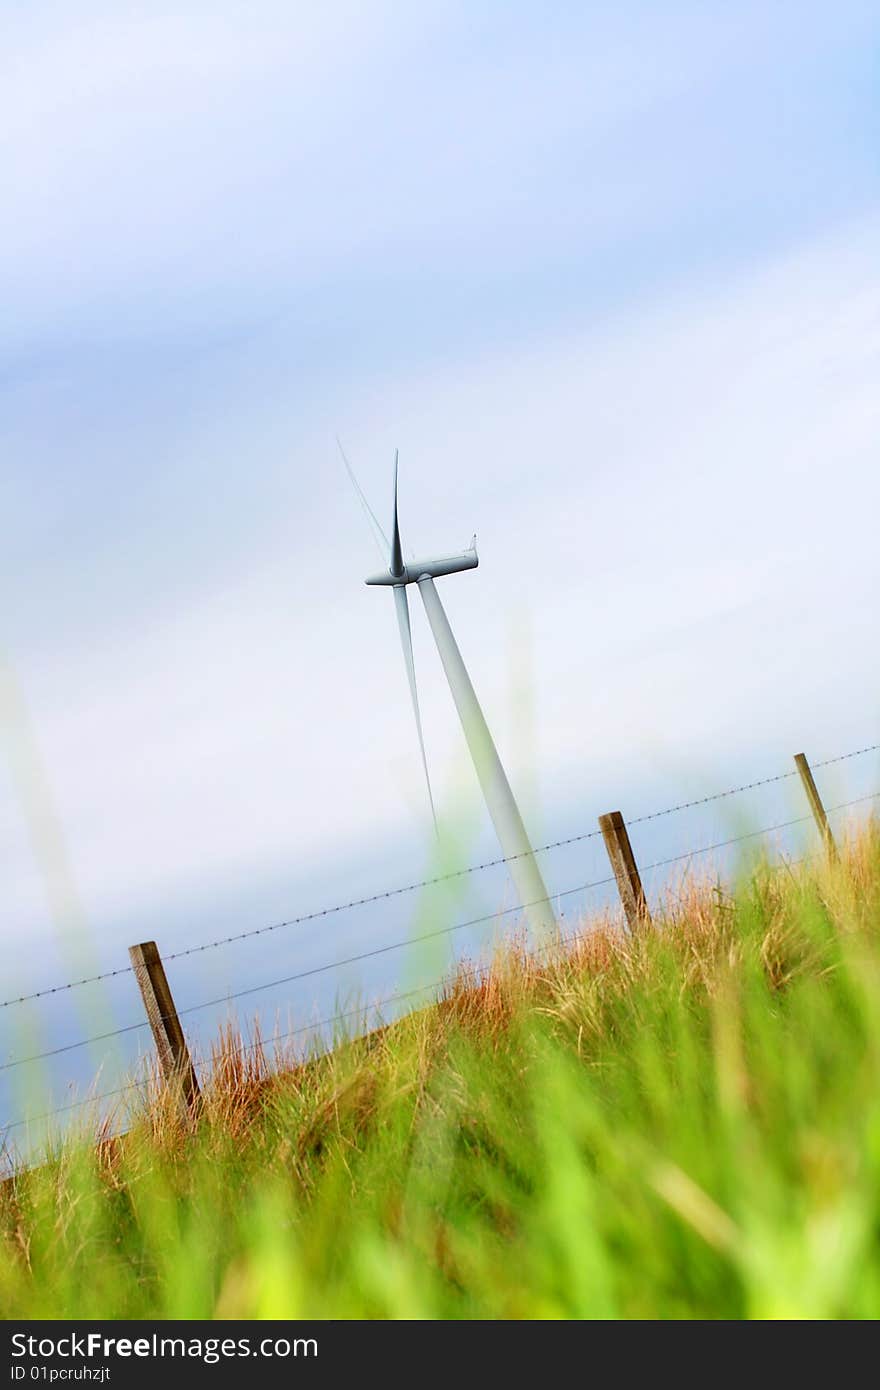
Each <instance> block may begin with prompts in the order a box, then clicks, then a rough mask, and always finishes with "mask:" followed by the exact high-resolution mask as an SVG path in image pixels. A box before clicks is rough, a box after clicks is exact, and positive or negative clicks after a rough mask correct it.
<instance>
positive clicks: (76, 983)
mask: <svg viewBox="0 0 880 1390" xmlns="http://www.w3.org/2000/svg"><path fill="white" fill-rule="evenodd" d="M878 751H880V744H871V745H867V746H865V747H862V748H857V749H852V750H850V751H849V752H846V753H840V754H837V755H835V756H834V757H830V758H826V759H824V760H822V761H821V762H816V763H814V764H813V768H814V769H816V770H818V769H821V768H827V767H830V766H832V765H834V764H839V763H843V762H847V761H850V760H852V759H855V758H860V757H864V756H867V755H868V754H871V753H876V752H878ZM799 758H800V759H801V760H802V762H803V765H804V766H806V760H805V759H803V755H799ZM807 771H808V772H809V768H807ZM799 773H800V775H801V777H802V779H803V777H804V774H803V772H802V771H801V768H800V766H796V767H795V768H793V769H792V770H790V771H785V772H780V773H776V774H773V775H772V776H768V777H763V778H760V779H757V780H754V781H751V782H744V783H742V784H740V785H738V786H735V787H729V788H727V789H725V790H724V791H720V792H715V793H712V794H710V795H706V796H703V797H698V798H695V799H693V800H690V801H682V802H678V803H676V804H675V805H672V806H667V807H663V808H662V809H660V810H655V811H650V812H646V813H644V814H642V815H639V816H635V817H632V818H631V819H630V820H629V821H628V825H629V826H637V825H645V824H647V823H649V822H654V821H657V820H660V819H661V818H663V817H666V816H671V815H674V814H676V813H680V812H683V811H688V810H693V809H695V808H701V807H705V806H708V805H710V804H712V803H716V802H720V801H724V800H726V799H728V798H731V797H734V796H738V795H741V794H743V793H746V792H750V791H755V790H757V789H759V788H764V787H767V786H770V785H773V784H778V783H784V782H786V781H788V780H789V779H791V778H793V777H797V776H798V775H799ZM813 793H814V794H815V785H813ZM878 797H880V790H877V791H873V792H869V793H867V794H866V795H864V796H859V797H854V798H851V799H850V800H848V801H844V802H841V803H839V804H838V805H836V806H831V807H828V808H827V810H826V809H825V808H824V807H822V805H821V801H819V809H820V810H821V817H822V818H824V824H823V820H822V818H820V816H819V814H818V812H817V810H816V806H815V804H814V803H813V798H812V796H811V811H810V813H808V814H805V815H802V816H797V817H794V818H792V819H789V820H785V821H779V822H776V823H775V824H773V825H769V826H763V827H761V828H760V829H758V830H751V831H746V832H744V833H743V834H740V835H735V836H731V837H729V838H727V839H724V840H718V841H715V842H714V843H712V844H706V845H702V846H699V847H697V848H692V849H689V850H686V851H684V852H683V853H680V854H676V855H671V856H668V857H665V858H662V859H659V860H656V861H655V862H653V863H650V864H647V865H644V866H643V868H642V872H644V873H651V872H657V871H659V870H663V869H668V868H671V867H673V866H675V865H680V864H682V863H685V862H687V861H691V860H694V859H697V858H699V857H700V856H705V855H708V854H711V853H717V852H719V851H722V850H726V849H730V848H732V847H734V846H739V845H742V844H744V843H746V842H748V841H756V840H762V841H763V840H764V839H765V837H767V836H769V835H771V834H774V833H777V832H780V831H783V830H787V829H790V828H792V827H794V826H797V825H802V824H805V823H808V822H809V821H810V820H814V819H815V820H816V822H817V824H818V825H819V828H820V830H821V831H823V834H824V835H825V836H826V838H827V836H828V834H829V833H830V832H829V831H828V826H827V816H830V815H834V814H836V813H839V812H842V811H845V810H850V809H852V808H853V807H855V806H857V805H865V804H867V803H868V802H873V801H875V800H876V799H877V798H878ZM615 814H618V813H615ZM607 819H608V817H600V823H601V821H603V820H607ZM603 833H604V832H603V829H602V828H601V825H600V828H599V829H595V830H584V831H581V832H578V833H576V834H573V835H569V836H565V837H563V838H559V839H556V840H552V841H548V842H547V843H545V844H542V845H539V846H537V847H536V848H535V850H534V853H536V854H545V853H548V852H550V851H552V850H557V849H561V848H564V847H567V846H571V845H575V844H580V843H582V842H585V841H589V840H593V839H597V838H601V837H602V836H603ZM624 833H625V831H624ZM627 843H628V842H627ZM832 844H833V839H832ZM606 848H608V849H609V858H610V859H611V862H612V867H613V868H614V869H615V872H614V873H612V874H610V875H609V876H607V877H603V878H599V879H593V880H590V881H587V882H583V883H578V884H576V885H573V886H571V887H568V888H565V889H562V890H559V891H557V892H553V893H548V895H547V897H546V898H542V899H540V900H536V901H534V902H528V903H516V904H513V905H512V906H508V907H504V908H501V909H498V910H496V911H494V912H490V913H484V914H480V915H478V916H474V917H470V918H468V919H467V920H465V921H461V922H455V923H453V924H451V925H445V926H442V927H437V928H434V929H432V930H430V931H427V932H422V933H419V934H417V935H407V936H406V937H403V938H401V939H398V940H394V941H390V942H384V943H382V944H379V945H376V946H373V947H370V948H369V949H365V950H363V951H358V952H354V953H350V954H348V955H345V956H342V957H339V958H337V959H333V960H328V961H323V962H321V963H319V964H317V965H312V966H309V967H307V968H304V969H302V970H298V971H294V972H292V973H289V974H286V975H282V976H278V977H277V978H273V979H270V980H265V981H262V982H260V983H258V984H253V985H248V986H246V987H244V988H241V989H237V990H232V991H227V992H225V993H224V994H222V995H216V996H213V997H211V998H208V999H203V1000H201V1001H200V1002H198V1003H195V1004H190V1005H188V1006H187V1007H185V1008H183V1009H176V1008H175V1006H174V1003H173V1000H172V999H171V996H170V992H169V993H168V1001H169V1002H168V1003H167V1004H165V1005H163V1006H157V1008H155V1009H152V1010H151V1009H150V1000H149V999H148V997H147V994H146V992H144V991H145V982H144V979H143V978H142V972H140V971H137V970H136V969H135V967H134V966H133V965H132V964H128V965H121V966H118V967H115V968H113V969H110V970H106V971H102V972H100V973H97V974H94V975H88V976H84V977H83V978H80V979H75V980H70V981H66V982H64V983H62V984H56V985H51V986H47V987H45V988H42V989H39V990H35V991H32V992H30V993H23V994H19V995H14V996H11V997H10V998H8V999H5V1000H2V1001H0V1011H2V1010H6V1009H11V1008H13V1007H14V1006H16V1005H22V1004H26V1003H31V1002H34V1001H37V1000H45V999H49V998H51V997H53V996H55V997H57V996H59V995H61V994H64V993H67V992H69V991H73V990H76V989H79V988H80V987H84V986H88V985H94V984H98V983H101V982H103V981H109V980H113V979H118V978H119V977H122V976H126V975H129V974H132V973H135V974H136V977H137V979H138V983H139V984H140V985H141V989H142V992H144V1002H145V1004H146V1005H147V1008H148V1017H146V1018H143V1019H140V1020H138V1021H133V1022H131V1023H128V1024H124V1025H123V1026H121V1027H119V1028H113V1029H109V1030H106V1031H104V1032H100V1033H93V1034H91V1035H89V1036H87V1037H83V1038H78V1039H75V1040H74V1041H71V1042H67V1043H63V1044H60V1045H58V1046H56V1047H51V1048H47V1049H45V1050H43V1051H40V1052H34V1053H30V1054H28V1055H26V1056H23V1057H17V1058H12V1059H11V1060H9V1061H5V1062H3V1063H0V1072H11V1071H13V1070H14V1069H16V1068H19V1067H24V1066H28V1065H33V1064H36V1063H39V1062H44V1061H48V1060H50V1059H53V1058H56V1057H58V1056H61V1055H63V1054H66V1053H70V1052H73V1051H76V1050H78V1049H81V1048H84V1047H89V1046H94V1045H96V1044H98V1043H102V1042H110V1041H111V1040H113V1039H117V1038H123V1037H126V1036H131V1035H134V1034H138V1033H141V1032H142V1031H143V1030H144V1029H147V1028H152V1030H153V1033H154V1037H155V1039H156V1042H157V1047H158V1049H159V1052H160V1056H161V1055H162V1047H161V1043H162V1037H161V1036H160V1035H159V1033H157V1026H159V1027H160V1029H161V1028H162V1027H165V1028H166V1030H167V1026H168V1025H171V1024H173V1025H175V1026H176V1028H177V1030H178V1034H179V1041H181V1042H182V1046H183V1049H184V1051H185V1053H186V1060H187V1063H188V1064H189V1065H190V1066H191V1065H192V1064H191V1063H190V1062H189V1053H188V1050H187V1048H186V1042H185V1039H184V1038H183V1033H182V1029H181V1028H180V1024H179V1019H180V1018H181V1017H189V1016H191V1015H195V1014H197V1013H200V1012H201V1011H203V1010H207V1009H210V1008H216V1007H218V1006H221V1005H226V1006H228V1005H229V1004H232V1003H234V1002H236V1001H238V1000H242V999H246V998H252V997H253V996H256V995H259V994H261V993H264V992H265V991H268V990H271V989H276V988H279V987H282V986H285V985H292V984H294V983H298V982H301V981H304V980H308V979H312V978H314V977H317V976H320V975H325V974H328V973H330V972H335V971H339V970H341V969H343V968H345V967H348V966H352V965H358V964H361V963H363V962H365V961H368V960H372V959H374V958H377V957H380V956H385V955H389V954H391V953H394V952H400V951H406V950H408V949H413V948H416V947H418V946H420V945H425V944H427V943H428V942H431V941H435V940H439V939H441V938H444V937H446V938H448V937H451V936H453V935H454V934H456V933H459V932H463V931H466V930H468V929H471V928H476V927H479V926H483V925H486V924H487V923H489V922H497V921H499V920H502V919H506V918H510V917H513V916H515V915H516V914H522V913H524V912H525V911H526V910H527V909H528V908H530V907H534V906H538V905H539V903H544V902H549V903H553V902H558V901H559V900H561V899H563V898H569V897H573V896H575V895H579V894H585V893H590V892H593V891H594V890H596V889H599V888H604V887H607V886H609V885H612V884H615V883H616V884H617V886H618V889H619V890H620V892H621V898H622V900H624V901H625V896H624V888H625V885H624V884H622V882H621V877H620V871H619V867H618V866H617V865H616V864H615V860H614V856H613V854H612V852H611V847H609V845H608V840H607V835H606ZM513 857H514V858H515V857H520V856H513ZM509 862H511V861H510V858H509V857H508V858H505V857H498V858H494V859H486V860H483V861H482V862H480V863H475V864H471V865H468V866H466V867H464V868H458V869H454V870H451V871H450V872H447V873H442V874H436V875H433V876H429V877H424V878H421V879H417V880H414V881H412V882H409V883H405V884H403V885H399V886H396V887H392V888H387V889H383V890H381V891H378V892H375V893H371V894H367V895H364V896H362V897H359V898H353V899H351V900H349V901H346V902H340V903H335V904H331V905H328V906H324V907H321V908H318V909H314V910H312V911H309V912H305V913H301V914H299V915H296V916H292V917H289V918H286V919H284V920H281V921H277V922H272V923H269V924H267V925H265V926H262V927H256V928H252V929H250V930H247V931H242V932H236V933H233V934H231V935H227V936H223V937H218V938H216V939H213V940H207V941H202V942H197V943H194V944H192V945H188V946H184V947H181V948H180V949H178V950H176V951H172V952H170V953H168V954H167V955H165V956H164V957H163V960H164V961H165V962H171V961H179V960H182V959H184V958H188V957H193V956H197V955H202V954H204V953H205V952H209V951H215V950H220V949H222V948H224V947H226V946H230V945H233V944H236V943H239V942H242V941H247V940H250V939H252V938H256V937H262V936H266V935H268V934H270V933H273V932H278V931H282V930H286V929H290V928H295V927H300V926H304V925H306V924H309V923H314V922H316V921H320V920H323V919H327V918H330V917H333V916H335V915H338V914H341V913H344V912H347V911H351V910H357V909H360V908H363V907H366V906H368V905H371V904H376V903H382V902H386V901H388V900H391V899H396V898H401V897H404V896H405V895H407V894H413V893H417V892H420V891H423V890H425V889H428V888H433V887H435V886H437V885H440V884H446V883H450V882H453V881H455V880H461V879H464V878H467V877H469V876H473V875H477V874H481V873H483V872H485V871H487V870H489V869H493V868H497V867H500V866H503V865H505V864H507V863H509ZM794 862H799V861H794ZM633 867H635V866H633ZM636 875H637V877H638V870H637V869H636ZM638 890H639V892H641V882H640V880H639V882H638ZM630 925H631V926H632V925H633V923H632V922H631V923H630ZM582 934H583V933H582V932H574V933H570V934H568V935H563V934H561V933H560V934H557V936H556V937H554V939H553V941H552V942H550V943H549V944H547V945H539V946H537V947H535V948H534V951H533V953H534V954H536V955H540V954H541V953H542V952H546V951H548V950H558V949H559V948H560V947H564V946H565V945H567V944H571V943H572V942H574V941H576V940H577V939H578V937H579V936H581V935H582ZM135 949H140V948H132V950H133V951H134V950H135ZM157 958H158V952H157ZM488 968H489V967H480V968H476V967H475V968H474V969H473V970H472V972H471V976H470V978H472V980H473V982H474V983H476V982H478V981H479V979H480V978H482V977H483V976H484V974H485V971H486V970H488ZM159 969H160V972H161V977H162V979H163V980H164V969H163V968H162V965H161V962H160V965H159ZM453 982H454V977H450V976H449V974H448V973H447V974H445V975H443V976H441V977H440V978H438V979H436V980H433V981H431V982H429V983H427V984H424V985H419V986H417V987H415V988H413V989H409V990H404V991H398V992H395V993H392V994H390V995H388V996H386V997H385V998H382V999H380V1000H378V1001H376V1002H375V1003H373V1004H370V1005H364V1006H360V1007H357V1008H352V1009H347V1010H341V1011H337V1012H336V1013H334V1014H332V1015H330V1016H328V1017H326V1018H323V1019H319V1020H316V1021H313V1022H310V1023H304V1024H302V1025H299V1026H297V1027H295V1028H290V1029H287V1030H286V1031H284V1032H282V1033H277V1032H276V1033H275V1034H274V1035H273V1037H272V1038H271V1040H268V1041H270V1042H271V1045H272V1046H276V1047H277V1044H278V1043H280V1042H282V1041H289V1040H291V1039H294V1038H299V1037H307V1038H310V1039H311V1040H312V1041H314V1040H316V1039H320V1038H321V1036H322V1035H323V1033H324V1030H326V1029H327V1028H333V1027H337V1026H338V1025H341V1024H346V1025H347V1024H350V1023H351V1022H352V1021H353V1020H357V1021H358V1026H359V1028H360V1031H361V1032H363V1033H365V1032H368V1031H370V1027H373V1028H374V1027H376V1026H378V1024H379V1022H380V1021H382V1020H383V1019H384V1017H385V1015H384V1012H383V1011H385V1010H388V1009H389V1008H393V1007H394V1006H397V1005H399V1004H409V1003H411V1002H412V1001H414V1000H416V999H427V1001H428V1002H431V1000H434V999H436V998H438V997H440V996H441V995H442V993H443V991H444V990H448V989H449V988H451V986H452V984H453ZM371 1018H372V1019H373V1022H372V1025H370V1019H371ZM166 1041H167V1038H166ZM266 1046H267V1042H266V1041H263V1040H261V1039H260V1040H258V1041H257V1042H254V1043H249V1044H243V1045H242V1046H241V1047H240V1048H239V1049H238V1050H239V1051H241V1052H242V1053H247V1052H249V1051H255V1050H257V1049H258V1048H263V1049H264V1048H265V1047H266ZM169 1055H170V1056H171V1069H172V1070H174V1069H175V1068H177V1067H178V1066H179V1063H180V1056H179V1048H177V1049H176V1051H175V1048H172V1053H171V1054H169ZM209 1069H210V1063H208V1062H201V1063H199V1065H198V1068H197V1070H198V1071H199V1072H202V1073H205V1072H206V1071H208V1070H209ZM166 1073H167V1068H166ZM145 1086H146V1081H145V1079H144V1078H139V1079H136V1080H132V1081H129V1082H126V1083H125V1084H123V1085H120V1086H116V1087H113V1088H110V1089H108V1090H105V1091H102V1092H100V1093H98V1094H96V1095H89V1096H85V1097H83V1098H80V1099H76V1100H72V1101H70V1102H68V1103H66V1104H64V1105H59V1106H56V1107H54V1108H52V1109H49V1110H46V1111H44V1112H43V1113H41V1114H37V1115H22V1116H20V1117H18V1118H15V1119H12V1120H10V1121H8V1122H5V1123H3V1122H0V1133H2V1134H4V1135H8V1134H9V1133H10V1132H11V1131H13V1130H17V1129H20V1128H22V1127H24V1126H27V1125H34V1126H36V1125H46V1124H48V1122H50V1121H52V1120H54V1119H57V1118H58V1117H60V1116H63V1115H73V1114H74V1112H77V1111H79V1112H81V1113H82V1114H87V1113H92V1112H94V1111H95V1110H96V1108H97V1107H99V1106H100V1105H102V1104H104V1103H105V1102H108V1101H116V1102H117V1103H118V1102H119V1099H120V1097H123V1096H125V1097H131V1096H133V1095H135V1093H137V1094H138V1095H139V1096H140V1097H141V1098H142V1097H143V1096H144V1093H145ZM107 1119H109V1117H105V1122H106V1121H107Z"/></svg>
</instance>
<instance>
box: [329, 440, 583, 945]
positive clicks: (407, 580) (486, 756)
mask: <svg viewBox="0 0 880 1390" xmlns="http://www.w3.org/2000/svg"><path fill="white" fill-rule="evenodd" d="M340 447H341V446H340ZM344 457H345V455H344V454H343V458H344ZM346 466H348V461H347V460H346ZM349 473H350V474H351V469H350V468H349ZM351 476H352V481H353V482H354V483H355V486H356V487H357V481H356V480H355V479H354V475H353V474H352V475H351ZM358 492H359V493H360V495H361V499H362V500H363V502H364V504H365V505H366V506H367V510H368V511H370V508H369V504H368V503H367V502H366V498H365V497H364V496H363V493H362V492H361V490H360V488H359V487H358ZM370 516H371V517H372V519H373V522H374V523H375V525H376V526H377V528H378V530H379V532H380V534H381V535H382V537H383V539H385V543H386V545H387V544H388V542H387V539H386V538H385V536H384V532H382V529H381V527H379V524H378V522H377V521H376V519H375V517H374V516H373V514H372V511H370ZM390 551H391V555H390V563H389V566H388V569H387V570H385V571H384V572H383V573H382V574H374V575H371V576H370V578H369V579H368V580H367V581H366V582H367V583H368V584H380V585H384V586H386V587H390V588H391V589H393V591H394V603H395V607H396V609H397V622H398V626H399V628H400V641H401V645H402V646H403V659H404V664H405V665H406V673H407V677H408V679H409V688H410V694H411V696H412V702H413V711H414V713H415V718H416V730H417V732H418V736H419V746H420V748H421V753H422V765H423V767H424V769H425V778H426V780H427V783H428V797H429V800H430V802H431V811H432V813H433V811H434V799H433V796H432V794H431V782H430V778H429V777H428V762H427V758H426V756H425V741H424V738H423V736H422V720H421V716H420V714H419V697H418V690H417V688H416V674H415V665H414V662H413V649H412V633H411V630H410V621H409V602H408V600H407V593H406V589H407V585H408V584H417V585H418V587H419V593H420V594H421V596H422V602H423V603H424V605H425V612H426V613H427V615H428V622H429V623H430V624H431V631H432V632H433V634H434V641H435V642H436V643H437V651H438V652H439V654H440V660H441V661H442V663H443V669H444V671H445V672H446V679H447V680H448V682H449V688H450V690H451V691H452V698H453V700H454V701H455V706H456V709H457V710H458V714H459V718H460V719H461V727H462V729H463V730H464V736H465V739H466V740H467V745H468V749H469V750H470V755H471V758H472V759H473V764H474V768H475V770H476V773H477V777H478V778H479V782H480V786H481V788H482V791H483V796H484V798H485V801H486V806H487V808H488V811H489V815H490V816H491V818H492V822H493V824H494V826H495V831H496V833H497V835H498V839H499V842H500V844H501V853H502V854H503V856H504V858H505V860H506V861H507V864H508V868H509V870H510V876H511V878H512V879H513V883H514V887H515V889H516V892H517V896H518V901H519V903H520V904H521V905H522V908H523V911H524V913H525V916H526V919H527V921H528V923H529V925H530V927H531V928H532V930H533V931H534V932H536V933H538V934H539V935H546V934H547V933H548V932H553V931H555V930H556V918H555V916H554V914H553V908H552V906H551V904H550V897H549V894H548V892H547V889H546V886H545V884H544V880H543V878H542V876H541V871H540V869H539V868H538V863H537V860H536V859H535V854H534V851H533V849H532V846H531V844H530V842H529V837H528V835H527V833H526V828H525V825H524V824H523V819H522V816H521V815H520V812H519V807H518V806H517V804H516V800H515V798H514V795H513V792H512V790H511V787H510V783H509V782H508V780H507V774H506V773H505V771H504V768H503V766H502V764H501V759H500V758H499V756H498V750H497V749H496V747H495V744H494V743H493V741H492V735H491V734H490V733H489V727H488V725H487V723H486V720H485V717H484V715H483V711H482V709H481V708H480V702H479V700H478V699H477V696H476V692H475V690H474V687H473V685H472V684H471V678H470V676H469V675H468V673H467V667H466V666H465V664H464V661H463V660H462V655H461V652H460V651H459V649H458V643H457V642H456V640H455V637H454V636H453V633H452V628H451V627H450V625H449V619H448V618H447V616H446V612H445V609H444V608H443V605H442V603H441V602H440V595H439V594H438V593H437V589H436V586H435V584H434V580H435V579H439V578H440V577H441V576H442V575H446V574H458V573H459V571H460V570H472V569H476V568H477V564H478V563H479V562H478V560H477V538H476V536H474V539H473V541H472V542H471V547H470V549H469V550H466V551H464V552H463V553H462V554H460V555H444V556H441V557H440V558H438V559H433V560H412V561H409V562H404V559H403V550H402V547H401V544H400V525H399V522H398V512H397V453H396V452H395V455H394V519H393V525H392V532H391V543H390ZM435 821H436V818H435Z"/></svg>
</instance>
